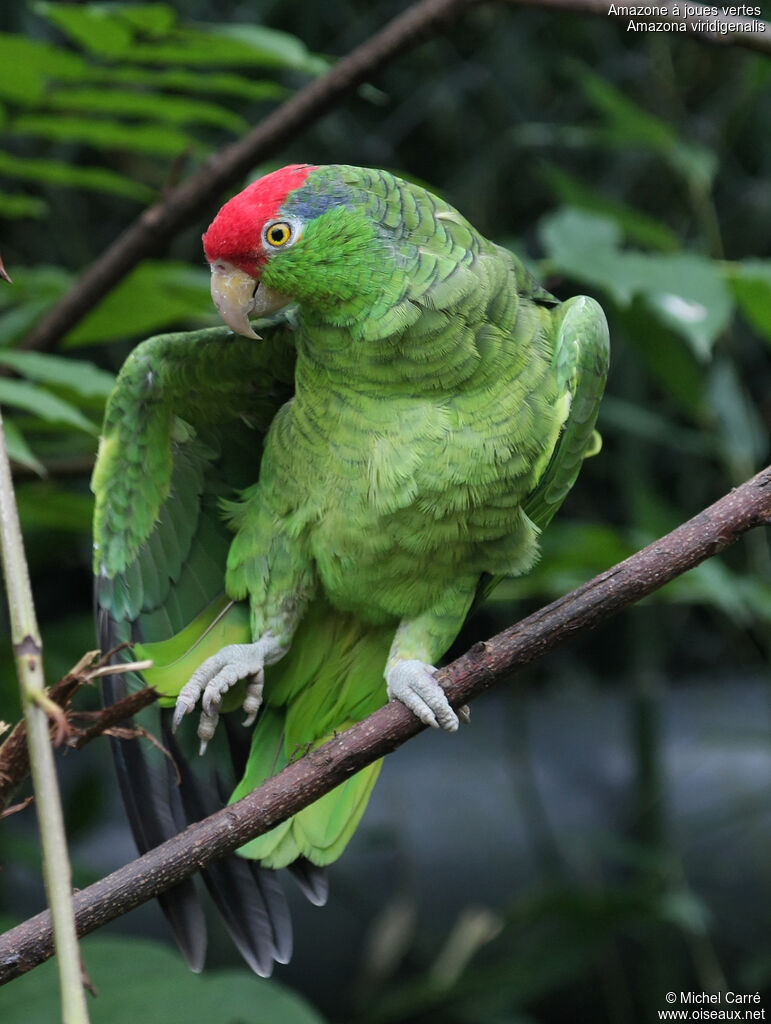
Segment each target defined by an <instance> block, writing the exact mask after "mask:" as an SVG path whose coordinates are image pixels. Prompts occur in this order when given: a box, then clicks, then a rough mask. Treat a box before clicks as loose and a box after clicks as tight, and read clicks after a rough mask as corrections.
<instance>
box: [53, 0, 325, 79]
mask: <svg viewBox="0 0 771 1024" xmlns="http://www.w3.org/2000/svg"><path fill="white" fill-rule="evenodd" d="M36 10H37V11H38V13H40V14H42V15H43V16H44V17H46V18H48V20H49V21H51V22H52V23H53V24H55V25H56V26H57V27H58V28H59V29H61V31H62V32H64V33H65V34H66V35H68V36H69V38H70V39H72V40H74V41H75V42H77V43H79V44H80V45H81V46H83V47H84V48H85V49H87V50H89V51H90V52H91V53H92V54H94V55H95V56H98V57H109V58H113V59H114V58H126V57H127V58H129V59H131V60H132V61H134V62H136V63H140V64H160V65H164V66H166V65H169V64H181V65H183V66H184V67H191V66H193V65H199V66H205V67H215V66H217V65H225V66H232V65H239V64H241V65H245V66H255V65H258V66H259V65H262V66H264V67H277V68H291V69H293V70H295V71H305V72H307V73H309V74H318V73H320V72H322V71H324V70H326V68H327V67H328V63H327V61H325V60H324V59H323V58H320V57H316V56H313V55H312V54H310V53H309V52H308V50H307V48H306V46H305V45H304V43H302V42H301V41H300V40H299V39H297V38H296V37H295V36H293V35H290V34H289V33H288V32H280V31H278V30H276V29H269V28H264V27H262V26H260V25H250V24H243V25H239V24H236V25H209V24H203V23H191V24H188V25H178V24H177V15H176V12H175V11H174V9H173V8H171V7H169V6H168V5H166V4H137V5H133V4H111V5H110V6H109V7H108V6H106V5H102V4H60V3H42V4H38V5H37V7H36ZM148 36H150V37H153V36H154V37H155V38H150V39H148Z"/></svg>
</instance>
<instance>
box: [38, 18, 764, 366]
mask: <svg viewBox="0 0 771 1024" xmlns="http://www.w3.org/2000/svg"><path fill="white" fill-rule="evenodd" d="M494 2H498V3H500V2H502V0H420V2H419V3H416V4H414V5H413V6H412V7H409V8H408V9H407V10H406V11H405V12H404V13H403V14H400V15H399V16H398V17H396V18H394V19H393V21H391V22H389V23H388V24H387V25H386V26H385V28H383V29H381V31H380V32H378V33H376V34H375V35H374V36H372V37H371V38H370V39H368V40H367V41H366V42H365V43H362V44H361V45H360V46H358V47H357V48H356V49H354V50H352V51H351V53H349V54H348V55H347V56H346V57H343V58H342V59H341V60H340V61H338V63H337V64H335V65H334V67H333V68H332V69H331V70H330V71H329V72H328V73H327V74H326V75H324V76H322V77H321V78H318V79H317V80H316V81H314V82H312V83H311V84H310V85H308V86H306V87H305V88H304V89H302V90H301V91H300V92H298V93H297V94H296V95H295V96H293V97H292V98H291V99H290V100H288V101H287V102H286V103H284V104H282V106H280V107H278V108H277V109H276V110H275V111H274V112H273V113H272V114H270V115H269V116H268V117H267V118H266V119H265V120H264V121H263V122H261V123H260V124H259V125H257V126H256V127H255V128H253V129H252V131H251V132H249V133H248V134H247V135H245V136H244V137H243V138H242V139H240V140H239V141H237V142H234V143H232V144H231V145H230V146H227V147H226V148H225V149H223V150H221V151H220V152H219V153H217V154H216V155H215V156H213V157H212V158H211V159H210V160H209V161H208V162H207V163H205V164H204V166H203V167H202V168H201V169H200V170H199V171H198V172H197V173H196V174H195V175H193V177H191V178H189V179H188V180H187V181H186V182H184V183H183V184H182V185H180V186H178V187H177V188H175V189H174V190H173V191H171V192H169V193H168V194H167V195H166V197H165V198H164V199H163V201H162V202H159V203H156V204H155V205H154V206H151V207H150V208H149V209H147V210H145V212H144V213H142V214H141V216H140V217H139V218H138V219H137V220H136V221H135V222H134V223H133V224H132V225H131V226H130V227H129V228H127V229H126V231H124V232H123V234H122V235H120V236H119V237H118V238H117V239H116V240H115V242H113V243H112V244H111V245H110V246H109V247H108V248H107V249H105V251H104V252H103V253H102V255H101V256H100V257H99V259H98V260H97V261H96V262H95V263H93V264H92V265H91V266H90V267H89V268H88V269H87V270H86V272H85V273H84V274H83V276H82V277H81V278H80V279H79V280H78V281H77V283H76V284H75V285H74V286H73V287H72V288H71V289H70V291H69V292H67V294H66V295H64V296H63V297H62V298H61V299H60V300H59V302H57V303H56V305H54V306H53V307H52V308H51V309H50V310H49V311H48V313H47V314H46V315H45V316H44V317H43V318H42V319H41V320H40V321H39V322H38V323H37V325H36V326H35V327H34V328H33V329H32V331H31V332H30V333H29V334H28V335H27V336H26V337H25V338H24V340H23V341H22V343H21V346H20V347H22V348H29V349H38V350H41V351H50V350H51V349H53V348H54V347H55V346H56V344H57V343H58V341H59V339H60V338H62V337H63V336H64V335H65V334H66V333H67V332H68V331H70V330H71V329H72V328H73V327H74V326H75V325H76V324H77V323H79V322H80V320H82V318H83V317H84V316H85V315H86V314H87V313H88V312H89V311H90V310H91V309H93V307H94V306H96V304H97V303H98V302H99V301H100V300H101V299H102V298H104V296H105V295H106V294H107V293H108V292H109V291H111V289H113V288H114V287H115V286H116V285H117V284H118V282H119V281H121V280H122V279H123V278H124V277H125V276H126V274H128V273H129V272H130V271H131V270H132V269H133V268H134V267H135V266H136V265H137V264H138V263H139V262H140V261H141V260H143V259H145V258H146V257H148V256H150V255H152V254H153V253H156V252H157V251H158V250H159V249H160V248H161V247H162V246H163V245H164V244H165V243H166V242H168V241H169V239H171V238H173V237H174V235H176V234H177V233H178V232H179V231H181V230H182V229H183V228H185V227H186V226H188V225H190V224H192V223H193V222H194V221H195V220H196V218H198V217H200V216H202V215H204V214H206V213H212V212H213V208H214V206H215V204H216V203H217V201H218V199H219V197H220V195H221V193H222V192H223V191H224V190H225V189H227V188H230V187H232V186H233V185H235V184H237V183H238V182H239V181H240V180H241V179H242V178H243V176H244V175H245V174H246V172H247V171H248V170H249V169H250V168H251V167H253V166H254V165H255V164H257V163H260V162H261V161H264V160H267V159H268V158H269V157H272V156H274V155H275V154H276V153H277V152H278V151H279V150H280V149H281V147H282V146H284V145H286V144H287V143H288V142H290V141H291V140H292V139H294V138H296V136H297V135H298V133H299V132H301V131H302V130H303V129H305V128H307V127H308V126H309V125H311V124H313V123H314V122H315V121H317V120H318V119H319V118H320V117H321V116H322V115H324V114H325V113H327V111H329V110H330V109H332V108H333V107H334V106H335V105H336V104H337V103H338V102H339V101H340V100H342V99H343V98H344V97H345V96H347V95H348V93H350V92H352V91H353V90H354V89H355V88H356V87H357V86H358V85H360V84H361V83H362V82H364V81H365V80H367V79H368V78H371V77H372V76H373V75H375V74H376V73H377V72H378V71H380V70H381V69H382V68H384V67H385V66H386V65H388V64H389V63H390V62H391V61H393V60H394V59H395V58H396V57H398V56H400V55H401V54H403V53H406V52H407V51H408V50H410V49H412V48H413V47H415V46H416V45H417V44H418V43H419V42H421V41H422V40H424V39H425V38H427V37H428V36H430V35H435V34H437V33H438V32H440V31H441V30H442V29H443V28H445V27H446V26H447V25H448V24H449V23H450V22H452V21H454V20H455V19H456V18H457V17H458V16H459V15H460V14H461V13H463V12H464V11H466V10H467V9H470V8H472V7H475V6H480V5H481V4H483V3H494ZM508 2H510V3H514V4H519V5H520V6H531V7H543V8H549V9H555V10H563V11H572V12H575V13H588V14H602V15H603V16H607V14H608V7H609V0H608V2H605V0H508ZM697 6H698V5H697ZM699 9H701V8H699ZM704 10H707V8H704ZM642 20H646V21H649V20H651V19H649V18H647V19H642ZM658 20H665V21H683V22H684V23H685V24H686V30H687V31H688V32H689V33H690V34H692V35H693V36H694V37H696V38H699V39H706V40H707V41H709V42H715V43H720V44H731V45H734V46H743V47H749V48H752V49H760V50H765V52H771V26H768V25H767V23H765V22H758V23H757V24H762V25H766V31H765V32H749V31H744V32H733V33H731V34H728V35H722V34H720V33H719V32H718V33H706V32H703V31H695V30H694V29H693V28H692V25H691V23H692V22H695V21H696V20H697V19H696V18H695V17H694V18H688V19H685V18H679V17H675V16H674V15H671V16H669V17H667V18H659V19H658ZM703 20H705V21H706V20H715V19H708V18H706V16H705V18H704V19H703ZM717 20H718V21H722V22H727V21H728V20H729V19H725V18H722V17H721V18H718V19H717ZM730 20H734V21H746V22H748V23H749V22H752V21H753V19H749V18H745V19H740V18H737V19H730Z"/></svg>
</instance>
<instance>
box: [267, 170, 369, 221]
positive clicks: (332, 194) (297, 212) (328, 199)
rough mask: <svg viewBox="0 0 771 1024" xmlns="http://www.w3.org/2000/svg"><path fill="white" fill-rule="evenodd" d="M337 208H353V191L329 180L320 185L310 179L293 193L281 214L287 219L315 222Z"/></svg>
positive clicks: (324, 180)
mask: <svg viewBox="0 0 771 1024" xmlns="http://www.w3.org/2000/svg"><path fill="white" fill-rule="evenodd" d="M311 178H312V176H311ZM335 206H347V207H352V206H353V196H352V194H351V189H350V188H349V187H348V186H347V185H345V184H344V183H343V182H337V181H330V180H329V179H328V178H326V179H322V181H320V182H318V183H314V182H313V181H312V180H310V179H309V180H308V181H306V183H305V184H304V185H303V186H302V187H301V188H298V189H297V191H296V192H293V193H292V195H291V196H290V197H289V199H288V200H287V201H286V202H285V203H284V205H283V206H282V207H281V212H282V213H283V214H285V216H287V217H297V218H299V219H300V220H313V219H314V218H315V217H320V216H321V215H322V213H326V212H327V210H331V209H333V207H335Z"/></svg>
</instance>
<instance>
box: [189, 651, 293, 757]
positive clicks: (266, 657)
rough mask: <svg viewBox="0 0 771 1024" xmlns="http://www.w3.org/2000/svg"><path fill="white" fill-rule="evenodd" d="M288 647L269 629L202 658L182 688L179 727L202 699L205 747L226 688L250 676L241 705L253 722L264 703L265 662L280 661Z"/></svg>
mask: <svg viewBox="0 0 771 1024" xmlns="http://www.w3.org/2000/svg"><path fill="white" fill-rule="evenodd" d="M285 653H286V648H285V647H283V646H282V645H281V644H279V642H278V641H277V640H276V638H275V637H274V636H272V635H271V634H269V633H266V634H265V635H264V636H263V637H261V638H260V639H259V640H258V641H257V642H256V643H253V644H230V645H228V646H227V647H223V648H222V650H220V651H218V652H217V653H216V654H214V655H212V656H211V657H210V658H207V659H206V661H204V662H202V663H201V664H200V665H199V666H198V668H197V669H196V670H195V672H194V673H193V674H192V676H191V677H190V679H189V680H188V682H187V683H185V685H184V686H183V687H182V689H181V690H180V693H179V696H178V697H177V704H176V707H175V709H174V717H173V719H172V727H173V729H175V730H176V729H177V727H178V726H179V724H180V722H181V721H182V719H183V718H184V717H185V715H188V714H190V712H191V711H192V710H193V708H194V707H195V706H196V704H197V703H198V701H199V700H200V701H201V717H200V720H199V723H198V737H199V739H200V740H201V747H200V753H201V754H203V753H205V751H206V747H207V745H208V743H209V740H210V739H211V738H212V737H213V736H214V732H215V730H216V728H217V722H218V721H219V713H220V707H221V706H222V701H223V699H224V697H225V695H226V694H227V692H228V691H229V690H230V689H232V688H233V687H234V686H235V685H236V683H240V682H241V681H242V680H247V686H246V693H245V696H244V700H243V704H242V707H243V709H244V711H245V712H246V718H245V720H244V725H252V724H253V722H254V720H255V718H256V717H257V712H258V711H259V710H260V706H261V704H262V687H263V683H264V678H265V666H266V665H271V664H273V662H275V661H278V659H279V658H280V657H282V655H283V654H285Z"/></svg>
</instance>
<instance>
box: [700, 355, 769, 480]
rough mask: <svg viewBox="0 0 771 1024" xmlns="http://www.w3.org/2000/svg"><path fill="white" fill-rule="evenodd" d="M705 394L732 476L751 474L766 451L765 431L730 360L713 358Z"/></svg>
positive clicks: (766, 436)
mask: <svg viewBox="0 0 771 1024" xmlns="http://www.w3.org/2000/svg"><path fill="white" fill-rule="evenodd" d="M707 395H708V398H709V408H710V411H711V412H712V413H713V415H714V417H715V420H716V422H717V426H718V440H719V444H720V448H721V449H722V453H723V457H724V458H725V459H726V460H727V462H728V463H729V465H730V466H731V467H732V469H733V476H734V478H735V479H742V478H744V477H747V476H751V475H752V474H753V473H754V472H755V470H756V469H757V468H759V463H760V462H761V460H762V459H763V458H764V457H765V455H766V452H767V451H768V434H767V431H766V429H765V428H764V425H763V421H762V419H761V417H760V415H759V413H758V411H757V410H756V408H755V405H754V403H753V401H752V399H751V398H750V396H749V394H748V393H747V390H746V388H745V387H744V385H743V383H742V381H741V380H740V379H739V374H738V372H737V368H736V366H735V365H734V363H733V362H731V361H730V360H728V359H726V358H724V357H722V358H720V359H717V360H715V362H714V363H713V365H712V366H711V367H710V373H709V380H708V389H707Z"/></svg>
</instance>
